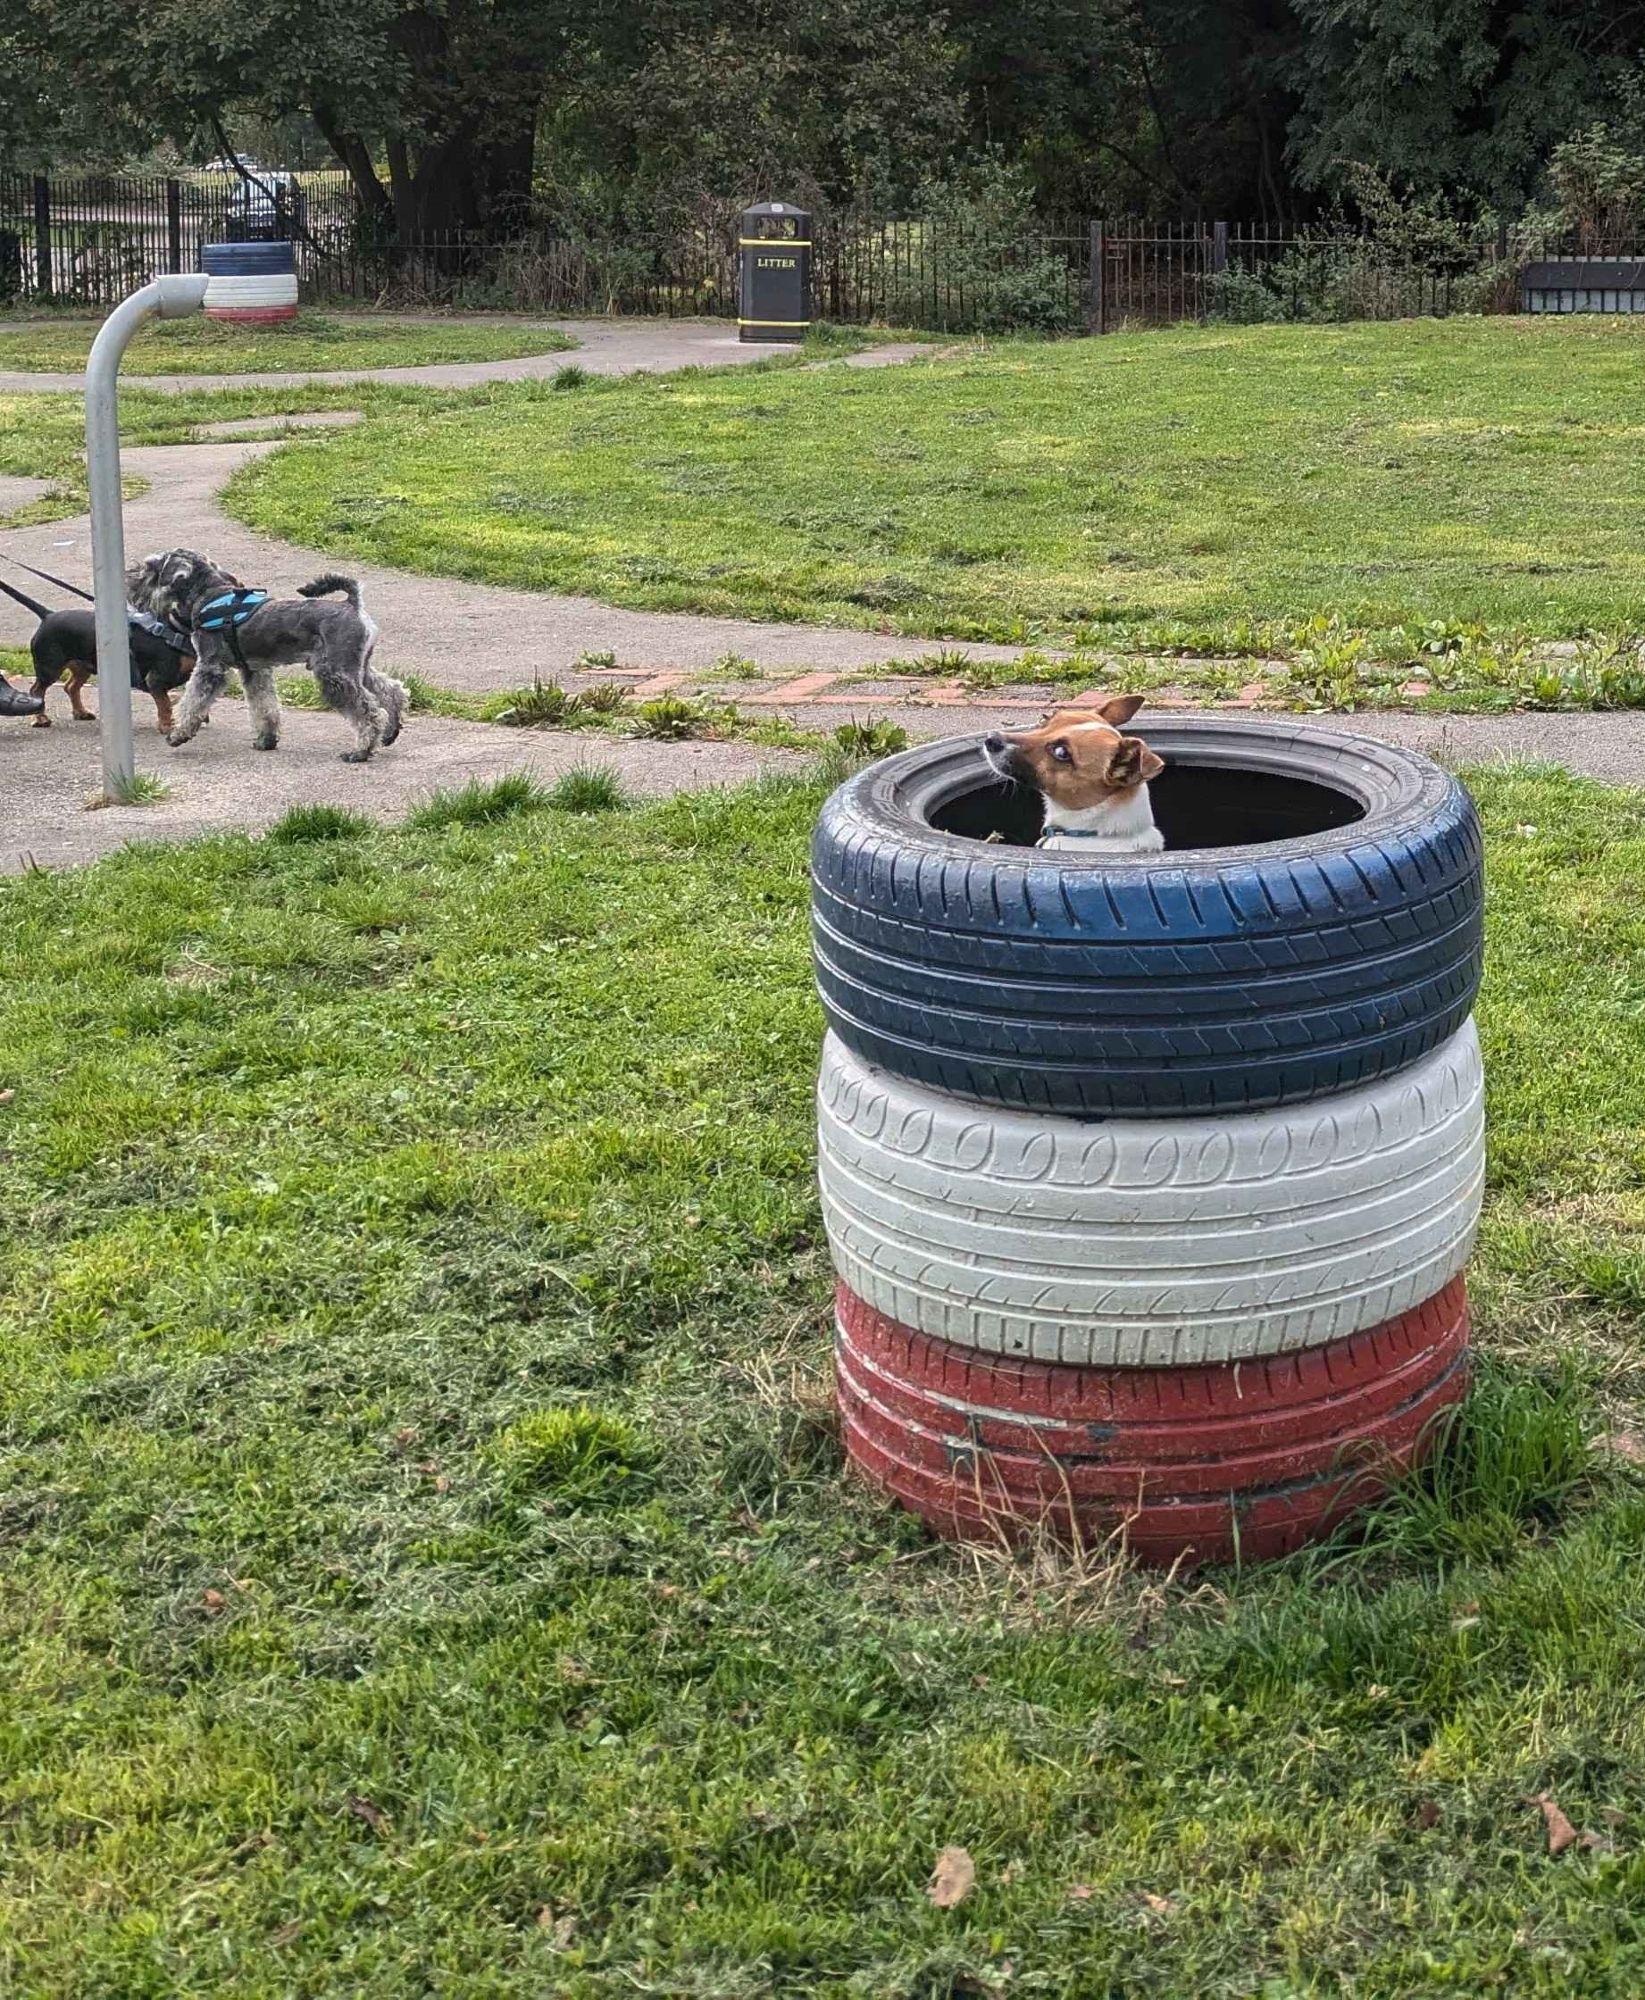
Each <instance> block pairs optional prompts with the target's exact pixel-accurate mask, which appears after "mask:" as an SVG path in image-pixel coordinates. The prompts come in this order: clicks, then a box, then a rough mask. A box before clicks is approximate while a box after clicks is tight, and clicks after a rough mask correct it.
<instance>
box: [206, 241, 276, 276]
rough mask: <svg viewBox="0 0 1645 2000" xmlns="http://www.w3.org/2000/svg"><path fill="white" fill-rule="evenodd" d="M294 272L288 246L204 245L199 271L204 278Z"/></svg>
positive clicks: (265, 244) (259, 244)
mask: <svg viewBox="0 0 1645 2000" xmlns="http://www.w3.org/2000/svg"><path fill="white" fill-rule="evenodd" d="M296 268H297V264H296V257H295V253H294V251H293V248H292V245H291V244H290V243H205V244H202V245H201V247H200V269H201V270H202V271H204V272H205V274H206V276H207V277H208V278H267V277H283V276H285V275H286V274H287V273H288V272H291V271H295V270H296Z"/></svg>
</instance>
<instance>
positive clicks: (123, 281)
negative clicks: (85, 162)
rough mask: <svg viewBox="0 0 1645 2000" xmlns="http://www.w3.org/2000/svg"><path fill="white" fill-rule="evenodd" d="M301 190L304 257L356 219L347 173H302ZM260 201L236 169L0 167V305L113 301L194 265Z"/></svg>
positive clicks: (340, 236) (353, 226)
mask: <svg viewBox="0 0 1645 2000" xmlns="http://www.w3.org/2000/svg"><path fill="white" fill-rule="evenodd" d="M300 189H301V192H300V195H299V196H298V201H299V202H300V214H299V217H298V219H299V220H300V221H301V222H302V224H303V227H304V229H306V231H307V232H308V238H309V239H312V240H311V241H307V240H305V241H300V242H299V262H300V265H302V264H304V263H305V262H312V261H313V259H314V258H315V256H316V254H317V251H319V250H320V249H321V248H322V247H323V246H325V245H327V244H334V243H338V242H343V241H347V240H349V239H351V238H352V237H353V236H354V234H355V233H356V231H357V228H358V223H357V204H356V202H355V198H354V192H353V189H352V187H351V186H350V184H349V179H348V176H347V175H346V174H344V173H341V172H338V173H334V174H324V173H320V174H305V175H303V176H302V177H301V182H300ZM267 205H268V204H267V201H266V198H265V197H260V196H256V195H252V196H250V197H249V198H248V194H247V190H246V184H245V182H244V181H242V180H241V179H240V178H239V176H238V175H235V174H197V175H191V176H189V177H188V178H186V179H185V178H182V177H180V176H179V177H175V178H171V179H161V178H158V177H155V178H138V177H132V176H129V175H125V174H87V175H81V176H78V177H75V178H67V177H63V176H55V175H54V176H52V177H50V178H48V177H47V176H46V175H44V174H0V305H6V306H46V305H78V306H111V305H114V304H115V303H116V302H117V301H118V300H120V299H122V298H124V297H125V295H126V293H127V292H129V291H131V290H133V289H134V287H136V286H138V285H141V284H146V283H147V282H148V280H149V279H151V278H153V277H156V276H158V275H159V274H160V273H161V272H164V271H185V270H187V271H192V270H194V269H195V268H196V267H197V266H198V263H199V256H200V246H201V245H202V244H203V243H216V242H221V241H223V240H224V239H225V238H227V237H230V236H233V235H235V234H237V233H239V227H238V221H239V216H242V215H244V214H245V213H246V211H247V208H248V207H249V208H251V209H253V210H256V209H264V210H266V208H267ZM237 211H238V213H237ZM299 233H300V232H299Z"/></svg>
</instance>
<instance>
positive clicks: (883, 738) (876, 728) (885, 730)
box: [834, 719, 908, 764]
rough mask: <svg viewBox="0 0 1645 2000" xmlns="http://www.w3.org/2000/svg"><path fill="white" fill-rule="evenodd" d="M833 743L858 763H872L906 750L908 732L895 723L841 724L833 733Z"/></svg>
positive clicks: (869, 721) (871, 721)
mask: <svg viewBox="0 0 1645 2000" xmlns="http://www.w3.org/2000/svg"><path fill="white" fill-rule="evenodd" d="M834 741H835V742H836V743H837V744H838V745H839V747H840V749H842V750H843V751H844V752H845V754H846V755H847V756H848V757H851V758H854V759H856V761H857V762H858V763H863V764H868V763H872V762H873V761H874V760H875V759H876V758H878V757H890V756H893V755H894V754H895V753H896V752H897V751H898V750H906V749H907V748H908V731H907V730H906V729H904V728H902V727H901V726H900V725H899V724H897V723H895V722H875V721H873V720H872V719H870V720H868V721H866V722H842V723H841V724H840V726H839V728H838V729H836V730H835V731H834Z"/></svg>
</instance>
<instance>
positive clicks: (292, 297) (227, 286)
mask: <svg viewBox="0 0 1645 2000" xmlns="http://www.w3.org/2000/svg"><path fill="white" fill-rule="evenodd" d="M296 303H297V279H296V276H295V275H294V274H293V273H292V272H290V271H285V272H278V271H276V272H270V273H268V274H267V275H266V276H263V277H256V278H208V279H207V280H206V300H205V304H206V311H207V312H211V311H213V310H217V311H223V310H229V311H234V310H240V311H243V310H244V309H245V308H246V307H248V306H294V305H295V304H296Z"/></svg>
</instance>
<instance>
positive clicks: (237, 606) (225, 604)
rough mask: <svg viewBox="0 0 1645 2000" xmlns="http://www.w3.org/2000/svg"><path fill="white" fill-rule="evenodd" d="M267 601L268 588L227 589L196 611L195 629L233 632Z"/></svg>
mask: <svg viewBox="0 0 1645 2000" xmlns="http://www.w3.org/2000/svg"><path fill="white" fill-rule="evenodd" d="M267 602H268V592H267V591H266V590H229V591H225V592H224V593H223V595H222V596H221V597H213V598H210V599H209V600H208V601H207V602H206V603H204V604H202V605H201V606H200V609H199V610H198V611H197V612H195V614H194V626H195V630H196V631H199V632H232V631H233V630H234V628H235V626H236V625H243V624H244V623H245V622H246V620H247V619H248V618H249V617H250V616H251V614H252V613H253V612H254V611H256V610H258V609H260V608H261V606H263V605H265V604H266V603H267Z"/></svg>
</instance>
